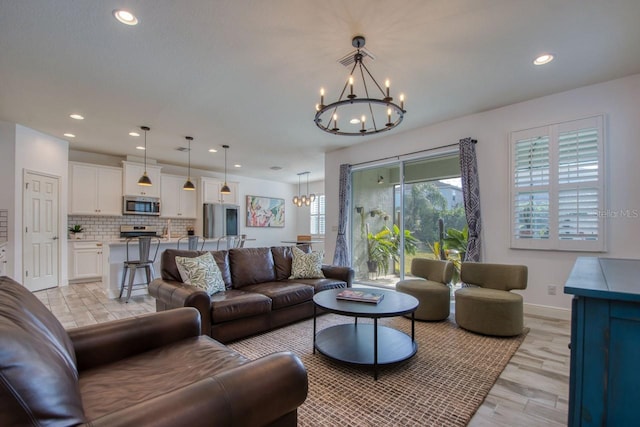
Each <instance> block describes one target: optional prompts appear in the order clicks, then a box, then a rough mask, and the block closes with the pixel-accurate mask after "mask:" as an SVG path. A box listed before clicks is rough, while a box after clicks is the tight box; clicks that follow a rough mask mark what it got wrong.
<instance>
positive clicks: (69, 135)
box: [64, 133, 76, 138]
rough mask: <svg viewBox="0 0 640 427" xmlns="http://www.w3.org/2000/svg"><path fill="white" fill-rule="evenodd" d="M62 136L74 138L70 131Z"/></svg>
mask: <svg viewBox="0 0 640 427" xmlns="http://www.w3.org/2000/svg"><path fill="white" fill-rule="evenodd" d="M64 136H66V137H67V138H75V137H76V136H75V135H74V134H72V133H65V134H64Z"/></svg>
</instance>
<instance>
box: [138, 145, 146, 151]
mask: <svg viewBox="0 0 640 427" xmlns="http://www.w3.org/2000/svg"><path fill="white" fill-rule="evenodd" d="M144 149H145V148H144V147H143V146H142V145H138V146H137V147H136V150H144Z"/></svg>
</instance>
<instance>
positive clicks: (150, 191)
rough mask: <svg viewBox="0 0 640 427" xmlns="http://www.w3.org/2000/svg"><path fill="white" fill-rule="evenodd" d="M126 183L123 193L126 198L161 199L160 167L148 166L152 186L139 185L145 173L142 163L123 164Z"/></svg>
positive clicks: (123, 177) (123, 175) (123, 176)
mask: <svg viewBox="0 0 640 427" xmlns="http://www.w3.org/2000/svg"><path fill="white" fill-rule="evenodd" d="M122 167H123V173H122V179H123V181H124V185H123V193H124V195H125V196H145V197H160V186H161V184H160V169H162V168H161V167H160V166H151V165H149V164H147V175H149V179H150V180H151V186H149V187H147V186H143V185H138V180H139V179H140V177H141V176H142V174H143V173H144V165H143V164H142V163H132V162H126V161H124V162H122Z"/></svg>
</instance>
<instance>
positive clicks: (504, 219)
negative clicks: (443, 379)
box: [325, 74, 640, 308]
mask: <svg viewBox="0 0 640 427" xmlns="http://www.w3.org/2000/svg"><path fill="white" fill-rule="evenodd" d="M594 114H604V115H605V123H606V125H605V126H606V128H605V135H606V139H607V144H608V145H607V149H606V154H605V156H606V158H605V176H606V186H607V201H606V207H607V209H610V210H612V211H615V210H626V209H630V210H632V209H640V192H639V191H637V186H638V183H639V182H640V167H638V162H639V161H640V143H639V140H638V135H640V74H637V75H633V76H630V77H625V78H622V79H617V80H612V81H609V82H605V83H600V84H597V85H592V86H586V87H583V88H579V89H575V90H571V91H567V92H563V93H558V94H555V95H550V96H546V97H543V98H538V99H534V100H531V101H527V102H522V103H519V104H514V105H510V106H507V107H503V108H499V109H495V110H491V111H487V112H484V113H479V114H473V115H470V116H465V117H461V118H458V119H454V120H450V121H446V122H442V123H438V124H435V125H432V126H427V127H423V128H420V129H417V130H413V131H408V132H404V133H394V132H392V133H391V135H390V136H388V137H385V138H381V139H376V140H372V141H370V142H365V143H361V144H358V145H356V146H353V147H349V148H346V149H343V150H337V151H334V152H331V153H328V154H327V155H326V158H325V177H326V178H325V189H326V194H327V200H326V202H327V236H326V244H325V247H326V250H327V251H328V258H329V259H331V258H332V254H333V252H334V250H335V239H336V232H335V231H334V227H335V226H337V224H338V208H337V206H338V176H339V170H340V164H342V163H351V164H353V163H359V162H365V161H371V160H376V159H380V158H384V157H388V156H397V155H402V154H404V153H410V152H413V151H418V150H424V149H428V148H431V147H438V146H442V145H447V144H451V143H456V142H458V141H459V140H460V139H462V138H465V137H472V138H474V139H477V140H478V144H477V146H476V150H477V154H478V168H479V171H480V198H481V206H482V226H483V236H482V237H483V245H482V251H483V261H485V262H500V263H511V264H525V265H528V267H529V286H528V288H527V290H526V291H524V292H523V295H524V298H525V303H528V304H539V305H544V306H551V307H559V308H569V307H570V302H571V298H570V296H568V295H564V294H563V291H562V287H563V285H564V282H565V281H566V279H567V277H568V275H569V273H570V271H571V268H572V266H573V263H574V261H575V259H576V257H578V256H606V257H618V258H640V244H639V243H638V242H637V240H635V239H637V238H638V237H640V218H609V219H608V222H607V224H606V233H607V235H606V236H605V238H606V241H607V247H608V251H607V252H606V253H577V252H556V251H525V250H513V249H510V248H509V226H510V224H509V158H508V152H509V150H508V139H509V133H510V132H511V131H514V130H520V129H527V128H530V127H535V126H541V125H546V124H550V123H557V122H561V121H565V120H571V119H578V118H582V117H587V116H591V115H594ZM405 120H411V109H410V107H409V108H408V113H407V115H406V118H405ZM549 284H555V285H557V286H558V292H557V295H555V296H552V295H547V285H549Z"/></svg>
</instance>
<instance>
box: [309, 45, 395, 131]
mask: <svg viewBox="0 0 640 427" xmlns="http://www.w3.org/2000/svg"><path fill="white" fill-rule="evenodd" d="M351 44H352V45H353V47H355V48H356V53H355V54H354V56H353V61H354V64H353V67H352V68H351V72H350V73H349V76H348V77H347V81H346V82H345V84H344V86H343V88H342V92H340V97H339V98H338V100H337V101H335V102H332V103H330V104H328V105H325V104H324V88H322V89H320V103H319V104H317V105H316V115H315V118H314V121H315V123H316V126H318V127H319V128H320V129H322V130H323V131H325V132H329V133H333V134H335V135H371V134H374V133H380V132H385V131H388V130H391V129H393V128H395V127H396V126H398V125H399V124H400V123H402V119H403V118H404V113H406V111H405V109H404V95H403V94H400V104H399V105H398V104H397V103H395V102H394V100H393V97H392V96H391V95H390V89H389V86H390V82H389V80H386V81H385V90H383V89H382V87H381V86H380V84H378V82H377V81H376V79H375V78H373V75H372V74H371V72H370V71H369V69H368V68H367V66H366V65H364V62H363V59H364V57H365V54H364V53H363V52H361V49H362V48H363V47H364V44H365V39H364V37H362V36H356V37H354V38H353V40H351ZM354 73H355V74H354ZM356 88H357V89H356ZM370 90H371V91H372V93H369V91H370ZM378 91H379V92H380V97H379V98H376V97H374V95H375V94H376V93H377V92H378ZM345 95H346V96H345Z"/></svg>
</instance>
